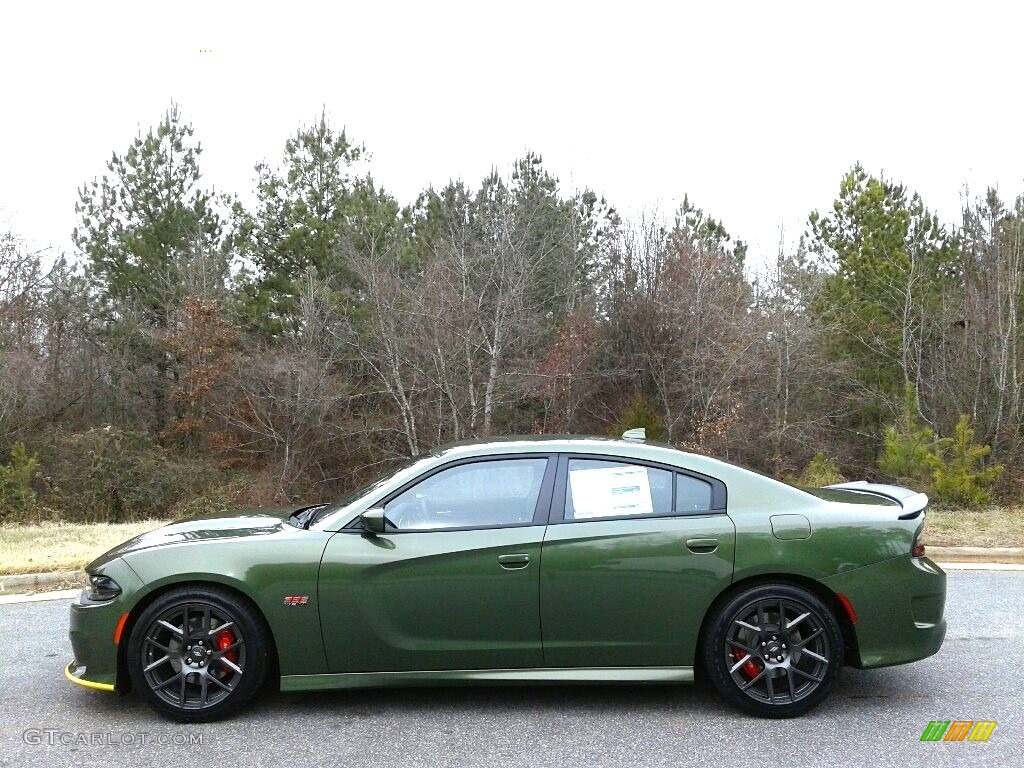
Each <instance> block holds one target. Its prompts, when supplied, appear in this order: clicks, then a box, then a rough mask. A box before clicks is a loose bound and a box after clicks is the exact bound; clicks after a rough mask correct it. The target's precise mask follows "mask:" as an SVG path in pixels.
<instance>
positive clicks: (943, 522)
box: [924, 507, 1024, 547]
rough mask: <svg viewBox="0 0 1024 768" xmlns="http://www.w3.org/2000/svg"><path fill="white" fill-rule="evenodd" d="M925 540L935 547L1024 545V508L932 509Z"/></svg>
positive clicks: (925, 530) (929, 511)
mask: <svg viewBox="0 0 1024 768" xmlns="http://www.w3.org/2000/svg"><path fill="white" fill-rule="evenodd" d="M927 515H928V518H927V524H926V525H925V529H924V542H925V544H931V545H932V546H935V547H956V546H971V547H1024V507H989V508H988V509H929V510H928V513H927Z"/></svg>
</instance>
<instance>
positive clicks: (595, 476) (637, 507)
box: [565, 459, 672, 520]
mask: <svg viewBox="0 0 1024 768" xmlns="http://www.w3.org/2000/svg"><path fill="white" fill-rule="evenodd" d="M671 511H672V473H671V472H669V471H668V470H664V469H656V468H654V467H643V466H639V465H637V464H628V463H626V462H620V461H605V460H600V459H569V479H568V487H567V488H566V492H565V519H566V520H592V519H595V518H602V517H623V516H636V515H667V514H669V513H670V512H671Z"/></svg>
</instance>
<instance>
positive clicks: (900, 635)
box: [65, 430, 946, 722]
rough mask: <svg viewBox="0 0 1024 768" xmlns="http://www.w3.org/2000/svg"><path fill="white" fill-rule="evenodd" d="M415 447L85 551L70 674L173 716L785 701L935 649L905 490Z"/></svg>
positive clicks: (642, 463) (580, 456)
mask: <svg viewBox="0 0 1024 768" xmlns="http://www.w3.org/2000/svg"><path fill="white" fill-rule="evenodd" d="M623 437H624V439H622V440H611V439H602V438H577V437H555V438H550V437H524V438H509V439H502V440H487V441H477V442H466V443H460V444H457V445H453V446H448V447H445V448H441V449H438V450H436V451H434V452H433V453H430V454H428V455H425V456H421V457H418V458H416V459H414V460H412V461H410V462H409V463H407V464H405V465H404V466H402V467H400V468H398V469H397V470H394V471H393V472H391V473H389V474H388V475H387V476H386V477H384V478H382V479H380V480H378V481H377V482H375V483H373V484H371V485H369V486H367V487H365V488H362V489H360V490H359V491H356V492H355V493H353V494H351V495H349V496H348V497H346V498H343V499H341V500H339V501H337V502H336V503H333V504H327V505H320V506H314V507H309V506H307V507H304V508H298V509H284V510H256V511H247V512H240V513H238V514H235V515H229V516H216V517H207V518H199V519H192V520H188V521H184V522H177V523H172V524H170V525H167V526H164V527H162V528H158V529H156V530H154V531H151V532H149V533H145V534H143V535H141V536H137V537H136V538H134V539H131V540H129V541H126V542H125V543H124V544H122V545H120V546H118V547H116V548H114V549H112V550H111V551H110V552H107V553H106V554H105V555H103V556H102V557H100V558H98V559H97V560H95V561H94V562H93V563H91V564H90V565H89V566H88V568H87V572H88V575H89V582H90V586H89V587H88V588H87V589H86V590H85V591H83V592H82V594H81V596H80V597H79V598H78V599H77V600H76V601H75V602H74V603H73V604H72V605H71V629H70V632H71V644H72V647H73V650H74V660H73V661H72V662H71V663H70V664H69V665H68V667H67V670H66V673H65V674H66V676H67V677H68V679H69V680H71V681H73V682H75V683H78V684H80V685H83V686H86V687H89V688H94V689H100V690H107V691H120V692H125V691H128V690H129V689H135V690H136V691H137V692H138V693H139V694H140V695H141V696H142V697H143V698H145V699H146V700H147V701H148V702H149V703H150V704H151V705H152V706H153V707H154V708H155V709H156V710H158V711H159V712H161V713H163V714H165V715H168V716H170V717H172V718H175V719H177V720H181V721H193V722H194V721H201V720H212V719H216V718H220V717H223V716H226V715H228V714H230V713H233V712H235V711H237V710H238V709H239V708H241V707H242V706H244V705H245V704H246V703H247V702H248V701H249V700H250V699H251V698H252V696H253V695H254V694H255V693H256V692H257V690H259V689H260V688H261V686H262V685H263V684H264V683H265V682H267V681H268V680H270V681H273V683H275V684H278V683H279V685H280V688H281V689H282V690H284V691H310V690H324V689H333V688H358V687H367V686H408V685H422V684H427V685H439V684H448V683H452V684H469V683H487V684H495V683H512V682H516V683H584V682H601V683H609V682H623V683H668V682H688V681H691V680H693V677H694V674H695V672H697V671H698V670H700V671H702V672H703V673H704V674H706V676H707V678H708V679H709V680H710V681H711V683H712V684H713V685H714V687H715V688H716V689H717V690H718V692H719V693H720V694H721V695H722V696H723V697H724V698H725V699H726V700H728V701H729V702H731V703H732V704H734V705H735V706H737V707H740V708H741V709H743V710H745V711H747V712H749V713H751V714H754V715H761V716H766V717H788V716H793V715H799V714H801V713H803V712H805V711H807V710H808V709H810V708H811V707H813V706H814V705H815V704H817V703H818V702H820V701H821V700H822V699H824V698H825V697H826V696H827V695H828V693H829V691H830V690H831V688H832V687H833V685H834V684H835V681H836V676H837V675H838V674H839V670H840V668H841V667H842V666H843V665H844V664H850V665H853V666H856V667H860V668H864V669H867V668H874V667H883V666H887V665H892V664H904V663H907V662H911V661H916V660H918V659H923V658H925V657H927V656H930V655H932V654H934V653H935V652H937V651H938V649H939V647H940V646H941V644H942V640H943V637H944V635H945V631H946V623H945V621H944V620H943V609H944V606H945V599H946V576H945V574H944V573H943V572H942V570H941V569H939V568H938V566H936V565H935V563H933V562H932V561H931V560H929V559H928V558H926V557H925V556H924V547H923V546H922V545H921V544H920V543H919V541H918V538H919V536H920V534H921V530H922V528H923V527H924V518H925V514H924V510H925V506H926V505H927V503H928V499H927V497H926V496H924V495H923V494H920V493H915V492H913V491H911V490H908V489H906V488H900V487H896V486H886V485H874V484H869V483H863V482H861V483H846V484H843V485H838V486H832V487H830V488H824V489H817V490H811V491H804V490H799V489H797V488H792V487H790V486H787V485H784V484H782V483H780V482H777V481H775V480H772V479H771V478H768V477H765V476H762V475H760V474H757V473H755V472H751V471H748V470H745V469H741V468H739V467H736V466H733V465H731V464H727V463H724V462H721V461H717V460H715V459H711V458H707V457H705V456H699V455H695V454H691V453H684V452H682V451H678V450H675V449H673V448H670V447H667V446H659V445H652V444H649V443H647V442H645V441H644V439H643V434H642V430H631V431H630V432H627V433H626V435H624V436H623Z"/></svg>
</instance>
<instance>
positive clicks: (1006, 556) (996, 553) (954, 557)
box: [925, 544, 1024, 565]
mask: <svg viewBox="0 0 1024 768" xmlns="http://www.w3.org/2000/svg"><path fill="white" fill-rule="evenodd" d="M925 552H926V554H927V555H928V557H930V558H931V559H932V560H934V561H935V562H937V563H1003V564H1007V565H1020V564H1024V547H933V546H931V545H930V544H929V545H928V546H927V547H926V549H925Z"/></svg>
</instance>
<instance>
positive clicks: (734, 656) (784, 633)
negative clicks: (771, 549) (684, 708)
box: [704, 584, 843, 717]
mask: <svg viewBox="0 0 1024 768" xmlns="http://www.w3.org/2000/svg"><path fill="white" fill-rule="evenodd" d="M842 660H843V637H842V633H841V631H840V629H839V624H838V622H837V621H836V618H835V616H833V614H832V612H831V611H830V610H829V609H828V606H826V605H825V604H824V603H823V602H822V601H821V600H820V599H819V598H818V597H817V596H816V595H814V594H813V593H811V592H809V591H807V590H805V589H803V588H801V587H796V586H793V585H790V584H765V585H762V586H758V587H753V588H751V589H747V590H745V591H743V592H741V593H739V594H737V595H736V596H734V597H732V598H731V599H729V600H728V601H727V602H725V603H724V604H723V605H722V606H721V607H720V608H719V609H718V610H717V611H716V613H715V615H714V616H713V617H712V620H711V622H710V624H709V625H708V628H707V630H706V636H705V638H704V665H705V669H706V671H707V674H708V677H709V678H710V680H711V682H712V684H713V685H714V686H715V688H716V689H717V690H718V692H719V693H720V694H722V696H723V697H724V698H725V699H726V700H728V701H729V702H730V703H732V704H734V705H735V706H737V707H739V708H740V709H743V710H745V711H747V712H750V713H752V714H755V715H759V716H761V717H794V716H796V715H801V714H803V713H804V712H806V711H807V710H809V709H810V708H811V707H813V706H815V705H816V704H818V703H820V702H821V701H822V700H823V699H824V698H825V697H826V696H828V694H829V692H830V691H831V690H832V686H833V684H834V683H835V679H836V676H837V675H838V674H839V669H840V667H841V666H842Z"/></svg>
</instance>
